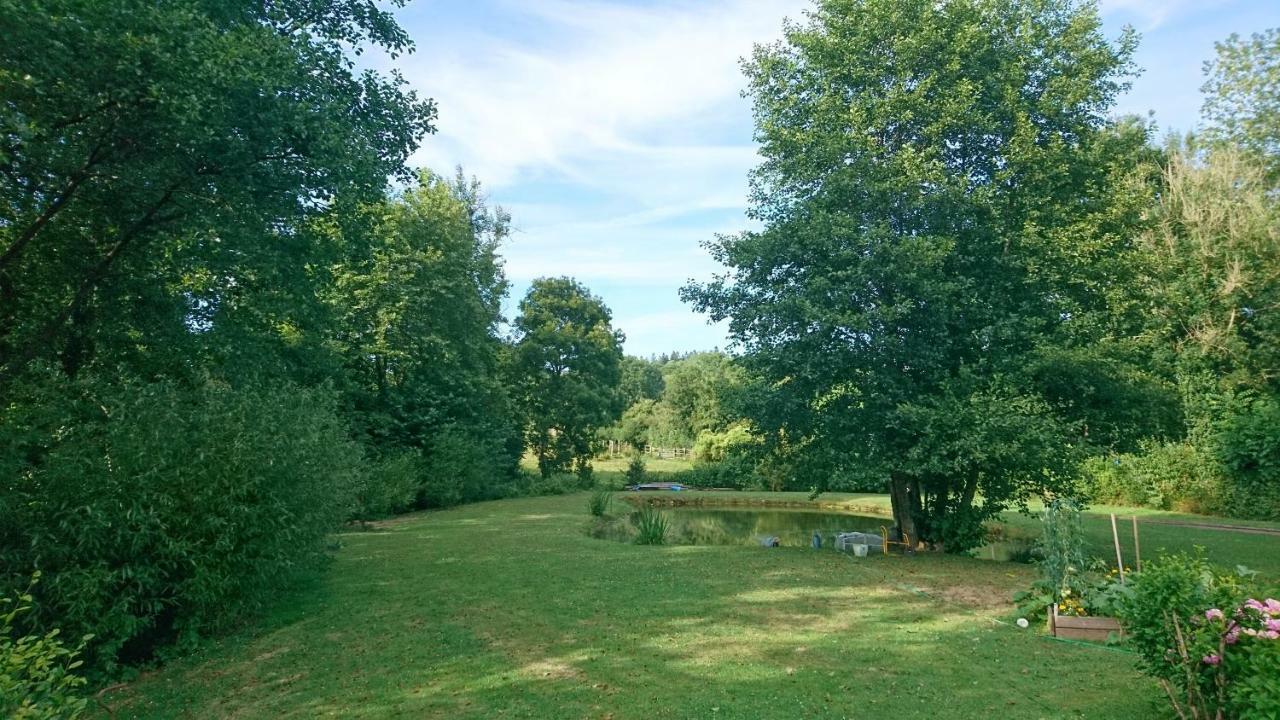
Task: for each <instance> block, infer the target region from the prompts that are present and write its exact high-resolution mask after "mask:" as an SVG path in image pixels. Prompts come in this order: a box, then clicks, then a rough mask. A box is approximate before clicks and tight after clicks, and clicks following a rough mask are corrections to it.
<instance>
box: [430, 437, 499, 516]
mask: <svg viewBox="0 0 1280 720" xmlns="http://www.w3.org/2000/svg"><path fill="white" fill-rule="evenodd" d="M515 472H516V468H515V461H514V459H513V458H510V457H509V455H508V453H507V451H506V448H505V444H504V443H502V442H500V441H495V440H492V439H490V438H488V437H486V436H484V435H476V434H472V433H468V432H467V431H466V430H464V429H462V428H456V427H454V428H446V429H445V430H443V431H442V432H440V433H439V434H437V435H436V436H435V437H434V438H432V440H431V441H430V443H429V448H428V449H427V451H426V459H425V462H424V463H423V468H422V479H421V485H420V486H419V489H418V498H417V505H418V507H423V508H432V507H450V506H453V505H458V504H461V503H468V502H477V501H480V500H495V499H497V498H501V497H507V496H509V495H512V494H515V493H514V492H513V490H512V487H511V485H512V479H513V476H514V474H515Z"/></svg>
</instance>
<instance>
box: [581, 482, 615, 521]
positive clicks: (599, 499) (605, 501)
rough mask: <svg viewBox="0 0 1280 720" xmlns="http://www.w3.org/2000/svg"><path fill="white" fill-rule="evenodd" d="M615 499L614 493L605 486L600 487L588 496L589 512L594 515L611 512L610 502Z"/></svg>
mask: <svg viewBox="0 0 1280 720" xmlns="http://www.w3.org/2000/svg"><path fill="white" fill-rule="evenodd" d="M612 500H613V493H611V492H609V491H608V490H606V489H604V488H600V489H598V490H596V491H595V492H593V493H591V496H590V497H588V498H587V512H589V513H591V515H592V516H593V517H603V516H604V514H605V513H607V512H609V503H610V502H611V501H612Z"/></svg>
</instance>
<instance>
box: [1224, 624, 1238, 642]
mask: <svg viewBox="0 0 1280 720" xmlns="http://www.w3.org/2000/svg"><path fill="white" fill-rule="evenodd" d="M1223 639H1224V640H1226V641H1227V644H1228V645H1235V644H1236V643H1238V642H1240V628H1236V627H1233V628H1231V629H1230V630H1228V631H1227V634H1226V635H1224V636H1223Z"/></svg>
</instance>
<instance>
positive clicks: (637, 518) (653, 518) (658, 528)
mask: <svg viewBox="0 0 1280 720" xmlns="http://www.w3.org/2000/svg"><path fill="white" fill-rule="evenodd" d="M631 522H632V523H633V524H634V525H635V526H636V544H637V545H664V544H666V542H667V530H668V529H669V527H670V525H669V523H668V522H667V516H666V515H663V514H662V513H661V512H659V511H658V510H656V509H654V508H653V507H651V506H649V505H645V506H644V507H642V508H640V509H639V510H637V511H635V513H633V514H632V515H631Z"/></svg>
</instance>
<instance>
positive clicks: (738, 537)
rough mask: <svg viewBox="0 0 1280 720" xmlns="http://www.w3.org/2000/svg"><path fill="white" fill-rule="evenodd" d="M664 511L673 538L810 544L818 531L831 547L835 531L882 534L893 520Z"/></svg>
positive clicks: (802, 512)
mask: <svg viewBox="0 0 1280 720" xmlns="http://www.w3.org/2000/svg"><path fill="white" fill-rule="evenodd" d="M663 512H664V513H665V514H666V516H667V519H668V520H669V521H670V524H671V526H670V530H669V531H668V532H669V537H670V541H671V542H673V543H675V544H688V545H759V544H760V541H761V539H762V538H767V537H776V538H778V542H779V544H780V545H782V546H783V547H808V546H809V544H810V543H811V542H812V539H813V534H814V533H815V532H816V533H818V535H819V536H820V537H821V538H822V546H823V547H824V548H830V547H834V542H835V535H836V533H841V532H865V533H874V534H876V535H879V534H880V527H881V526H882V525H883V526H888V525H890V524H892V521H891V520H889V519H887V518H882V517H875V516H871V515H846V514H843V513H831V512H811V511H805V510H752V509H742V510H739V509H733V508H716V509H706V508H673V509H664V510H663Z"/></svg>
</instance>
